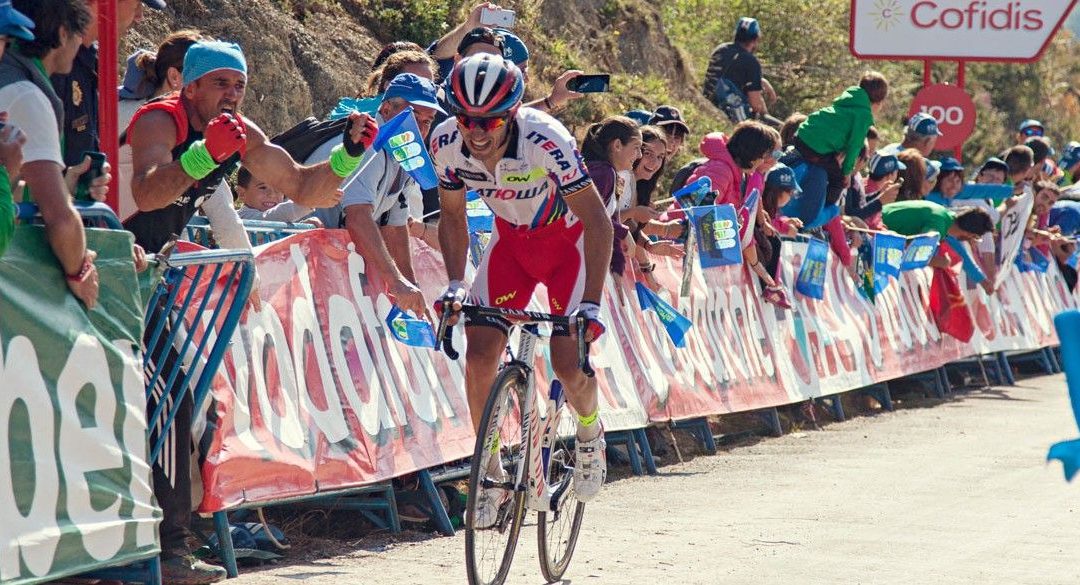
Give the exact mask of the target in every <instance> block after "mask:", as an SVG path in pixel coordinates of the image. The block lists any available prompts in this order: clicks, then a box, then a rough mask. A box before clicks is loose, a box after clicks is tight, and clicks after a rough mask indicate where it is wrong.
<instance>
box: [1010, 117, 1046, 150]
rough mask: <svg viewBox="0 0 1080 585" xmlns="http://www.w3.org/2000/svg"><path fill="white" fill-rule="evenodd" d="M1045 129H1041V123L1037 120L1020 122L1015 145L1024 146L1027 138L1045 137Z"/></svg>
mask: <svg viewBox="0 0 1080 585" xmlns="http://www.w3.org/2000/svg"><path fill="white" fill-rule="evenodd" d="M1045 135H1046V129H1045V128H1043V123H1042V122H1040V121H1038V120H1031V119H1028V120H1024V121H1023V122H1020V126H1019V128H1017V132H1016V143H1017V144H1024V143H1025V142H1026V141H1027V139H1028V138H1031V137H1032V136H1045Z"/></svg>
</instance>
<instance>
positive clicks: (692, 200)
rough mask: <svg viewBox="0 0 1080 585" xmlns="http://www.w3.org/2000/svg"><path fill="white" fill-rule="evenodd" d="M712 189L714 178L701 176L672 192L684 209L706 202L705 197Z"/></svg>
mask: <svg viewBox="0 0 1080 585" xmlns="http://www.w3.org/2000/svg"><path fill="white" fill-rule="evenodd" d="M710 191H712V179H710V178H709V177H701V178H700V179H698V180H696V181H694V182H693V183H688V184H686V185H684V186H683V187H682V188H681V189H679V190H678V191H676V192H674V193H672V194H671V196H672V197H674V198H675V201H678V202H679V205H680V206H681V207H682V208H683V209H688V208H691V207H697V206H699V205H701V204H702V203H704V202H705V197H706V196H708V194H709V192H710Z"/></svg>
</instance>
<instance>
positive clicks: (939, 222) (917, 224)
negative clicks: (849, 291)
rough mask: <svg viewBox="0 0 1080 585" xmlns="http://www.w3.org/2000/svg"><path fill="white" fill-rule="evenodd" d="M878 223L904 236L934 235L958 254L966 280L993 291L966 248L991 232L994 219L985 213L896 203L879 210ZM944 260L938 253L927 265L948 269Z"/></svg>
mask: <svg viewBox="0 0 1080 585" xmlns="http://www.w3.org/2000/svg"><path fill="white" fill-rule="evenodd" d="M881 220H882V222H883V223H884V224H885V227H886V228H888V229H889V230H892V231H894V232H896V233H898V234H902V235H905V236H916V235H919V234H924V233H927V232H937V233H938V236H939V237H940V238H941V239H942V240H943V243H944V244H947V245H948V247H950V248H952V249H953V250H954V251H955V252H957V253H958V254H959V255H960V258H961V260H962V261H963V264H964V272H965V273H966V274H967V275H968V278H970V279H971V280H972V281H973V282H975V283H977V284H981V285H982V286H983V288H984V289H985V290H986V292H987V293H991V292H993V288H992V287H993V281H992V280H991V279H989V278H987V277H986V275H985V274H984V273H983V271H982V270H981V269H980V268H979V266H978V265H977V264H975V262H974V260H972V258H971V254H970V252H969V251H968V248H967V246H966V244H967V243H968V242H977V241H979V239H980V238H981V237H982V236H983V235H984V234H987V233H990V232H992V231H994V220H993V219H991V217H990V215H989V214H988V213H987V212H986V210H984V209H980V208H978V207H963V208H960V209H956V210H950V209H946V208H945V207H943V206H941V205H938V204H937V203H933V202H931V201H897V202H896V203H890V204H889V205H886V206H884V207H883V208H882V211H881ZM942 252H943V251H942ZM945 258H946V254H944V253H939V254H938V255H937V256H935V258H934V260H933V261H932V262H931V266H948V264H949V262H948V260H946V259H945Z"/></svg>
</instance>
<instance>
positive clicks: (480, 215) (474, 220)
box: [465, 191, 495, 234]
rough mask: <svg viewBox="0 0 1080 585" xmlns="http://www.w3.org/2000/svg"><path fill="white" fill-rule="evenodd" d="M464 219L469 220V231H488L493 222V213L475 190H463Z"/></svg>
mask: <svg viewBox="0 0 1080 585" xmlns="http://www.w3.org/2000/svg"><path fill="white" fill-rule="evenodd" d="M465 219H466V220H467V221H468V222H469V233H470V234H472V233H476V232H490V231H491V228H492V227H493V225H494V224H495V214H494V213H492V212H491V208H490V207H488V205H487V203H484V200H483V199H482V198H481V197H480V194H479V193H477V192H476V191H466V192H465Z"/></svg>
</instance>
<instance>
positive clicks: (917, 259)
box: [900, 235, 941, 270]
mask: <svg viewBox="0 0 1080 585" xmlns="http://www.w3.org/2000/svg"><path fill="white" fill-rule="evenodd" d="M940 243H941V239H940V238H938V237H937V236H935V235H929V236H918V237H915V238H912V239H911V240H910V241H909V242H908V245H907V249H906V250H904V259H903V261H901V262H900V270H916V269H918V268H922V267H923V266H926V265H927V264H930V261H931V260H933V259H934V254H935V253H937V249H938V244H940Z"/></svg>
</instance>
